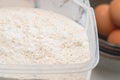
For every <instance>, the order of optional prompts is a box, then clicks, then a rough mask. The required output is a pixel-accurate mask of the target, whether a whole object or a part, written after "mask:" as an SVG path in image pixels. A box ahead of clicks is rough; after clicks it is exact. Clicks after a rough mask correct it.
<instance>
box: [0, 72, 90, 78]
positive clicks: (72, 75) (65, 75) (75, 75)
mask: <svg viewBox="0 0 120 80" xmlns="http://www.w3.org/2000/svg"><path fill="white" fill-rule="evenodd" d="M90 76H91V71H88V72H82V73H63V74H29V75H28V74H27V75H26V74H1V73H0V80H90Z"/></svg>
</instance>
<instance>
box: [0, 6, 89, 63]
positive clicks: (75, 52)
mask: <svg viewBox="0 0 120 80" xmlns="http://www.w3.org/2000/svg"><path fill="white" fill-rule="evenodd" d="M88 60H90V51H89V43H88V38H87V35H86V32H85V30H84V28H82V27H81V26H80V25H79V24H77V23H75V22H74V21H72V20H70V19H68V18H66V17H65V16H62V15H59V14H56V13H53V12H47V11H44V10H37V9H27V8H26V9H25V8H24V9H23V8H1V9H0V64H75V63H84V62H86V61H88Z"/></svg>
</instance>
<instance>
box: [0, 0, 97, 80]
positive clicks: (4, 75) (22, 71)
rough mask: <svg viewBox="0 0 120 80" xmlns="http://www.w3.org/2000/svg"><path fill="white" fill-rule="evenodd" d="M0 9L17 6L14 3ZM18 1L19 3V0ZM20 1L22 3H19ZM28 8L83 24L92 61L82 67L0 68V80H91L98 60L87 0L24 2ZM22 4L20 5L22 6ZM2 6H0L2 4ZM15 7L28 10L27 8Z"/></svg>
mask: <svg viewBox="0 0 120 80" xmlns="http://www.w3.org/2000/svg"><path fill="white" fill-rule="evenodd" d="M2 1H3V0H0V6H1V7H16V5H15V1H16V2H17V0H10V1H11V2H10V3H8V0H6V3H3V4H4V5H3V4H2V3H1V2H2ZM18 1H19V0H18ZM21 1H22V0H21ZM23 1H26V2H28V3H26V4H30V5H31V6H30V7H34V8H41V9H46V10H52V11H54V12H57V13H59V14H62V15H65V16H67V17H70V18H71V19H73V20H74V21H76V22H77V23H79V24H80V25H82V26H83V27H84V28H85V29H86V32H87V34H88V38H89V43H90V44H89V45H90V53H91V59H90V60H89V61H87V62H86V63H81V64H69V65H68V64H64V65H63V64H62V65H9V64H8V65H2V64H1V65H0V80H90V76H91V71H92V70H93V68H94V67H95V66H96V65H97V63H98V60H99V46H98V36H97V29H96V21H95V17H94V13H93V9H92V8H91V7H90V4H89V0H23ZM23 3H24V2H21V4H23ZM1 4H2V5H1ZM8 4H9V5H8ZM16 4H18V6H17V7H28V6H27V5H26V6H25V5H24V6H21V5H19V4H20V3H18V2H17V3H16Z"/></svg>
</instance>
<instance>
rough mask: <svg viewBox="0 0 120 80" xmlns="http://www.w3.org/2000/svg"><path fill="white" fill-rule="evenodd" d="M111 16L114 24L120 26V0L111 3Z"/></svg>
mask: <svg viewBox="0 0 120 80" xmlns="http://www.w3.org/2000/svg"><path fill="white" fill-rule="evenodd" d="M110 15H111V18H112V20H113V22H114V23H115V24H116V25H117V26H120V0H113V1H112V2H111V3H110Z"/></svg>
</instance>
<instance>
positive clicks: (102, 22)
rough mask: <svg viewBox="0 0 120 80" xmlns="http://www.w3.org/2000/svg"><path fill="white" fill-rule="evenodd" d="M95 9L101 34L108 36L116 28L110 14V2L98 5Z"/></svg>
mask: <svg viewBox="0 0 120 80" xmlns="http://www.w3.org/2000/svg"><path fill="white" fill-rule="evenodd" d="M94 11H95V16H96V21H97V27H98V32H99V34H101V35H104V36H108V35H109V34H110V33H111V32H112V31H113V30H114V29H115V27H114V24H113V22H112V20H111V18H110V14H109V4H101V5H98V6H97V7H96V8H95V9H94Z"/></svg>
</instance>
